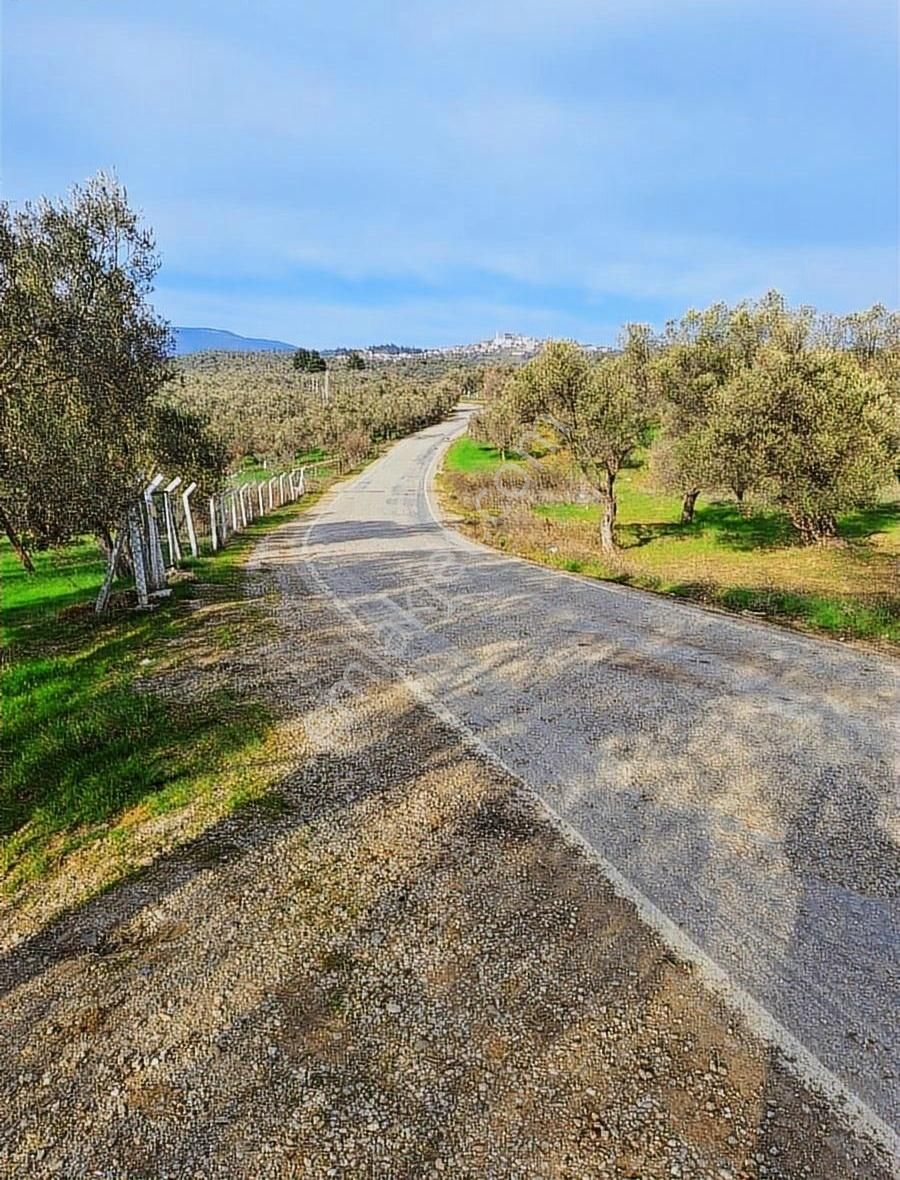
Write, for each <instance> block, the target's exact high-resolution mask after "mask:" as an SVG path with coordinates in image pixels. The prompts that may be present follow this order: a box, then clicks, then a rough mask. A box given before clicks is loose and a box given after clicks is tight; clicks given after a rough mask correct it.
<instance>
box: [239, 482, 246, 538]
mask: <svg viewBox="0 0 900 1180" xmlns="http://www.w3.org/2000/svg"><path fill="white" fill-rule="evenodd" d="M237 500H238V505H239V507H240V510H241V528H242V529H245V528H246V527H247V509H246V507H245V505H244V485H243V484H241V485H240V486H239V487H238V490H237Z"/></svg>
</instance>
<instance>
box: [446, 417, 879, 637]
mask: <svg viewBox="0 0 900 1180" xmlns="http://www.w3.org/2000/svg"><path fill="white" fill-rule="evenodd" d="M500 465H501V460H500V457H499V455H498V454H497V452H496V451H494V450H493V448H491V447H487V446H484V445H482V444H480V443H477V442H475V441H474V440H472V439H470V438H463V439H460V440H458V441H457V442H456V443H454V445H453V446H452V447H451V448H450V450H449V452H448V454H447V462H446V464H445V471H446V472H448V473H450V474H451V475H452V474H456V475H457V476H463V477H473V476H474V477H477V478H478V482H479V486H480V487H481V489H482V492H483V484H484V477H485V475H486V474H489V473H490V472H491V471H492V470H498V469H499V467H500ZM451 482H452V494H453V495H454V497H455V498H456V500H457V501H458V504H457V506H458V507H459V509H460V510H461V512H462V513H463V515H464V516H466V518H467V526H466V527H468V528H469V529H470V530H471V531H472V532H474V533H475V534H476V535H478V536H479V537H480V538H481V539H482V540H485V541H487V542H488V543H491V544H496V545H498V546H499V547H502V548H505V549H508V550H510V551H513V552H516V553H519V554H521V555H522V556H526V557H529V558H532V559H535V560H539V561H542V562H544V563H546V564H549V565H553V566H556V567H558V568H561V569H566V570H569V571H572V572H577V573H583V574H587V575H590V576H593V577H598V578H605V579H609V580H614V581H617V582H620V583H623V584H627V585H634V586H640V587H642V588H645V589H649V590H654V591H657V592H661V593H665V594H673V595H676V596H678V597H682V598H691V599H695V600H697V601H701V602H705V603H707V604H709V605H715V606H719V607H723V608H725V609H727V610H735V611H747V612H751V613H753V614H758V615H762V616H765V617H767V618H770V619H773V620H776V621H781V622H790V623H794V624H798V625H801V626H803V627H807V628H809V629H812V630H815V631H819V632H822V633H824V634H828V635H832V636H839V637H842V638H854V639H866V640H870V641H871V640H874V641H876V642H886V643H892V644H893V643H900V597H898V578H897V563H898V559H900V498H897V497H895V498H887V499H886V500H885V501H884V502H883V503H881V504H879V505H878V506H877V507H875V508H873V509H870V510H868V511H863V512H856V513H851V514H848V515H846V516H844V517H843V518H842V519H841V521H840V533H841V541H840V543H839V544H837V545H827V546H802V545H799V544H797V543H796V539H795V537H794V535H793V532H792V530H791V527H790V523H789V521H788V520H787V518H786V517H785V516H783V515H782V514H780V513H778V512H772V511H763V510H755V511H753V512H750V513H748V514H744V513H743V512H742V511H741V509H740V506H739V505H738V504H737V503H736V502H735V501H734V500H728V499H724V498H709V497H707V498H703V497H701V498H700V500H699V501H698V504H697V510H696V513H695V519H694V522H693V523H692V524H690V525H682V524H680V523H679V518H680V513H681V501H680V499H679V498H678V497H677V496H671V495H666V494H663V493H660V492H658V491H656V490H655V489H654V488H653V487H652V486H651V485H650V480H649V476H648V473H647V471H646V470H645V468H644V467H643V465H639V466H637V467H634V468H628V469H626V470H624V471H623V472H622V473H621V474H620V476H619V478H618V480H617V484H616V486H617V489H618V540H619V544H620V550H619V552H618V553H617V554H616V555H615V556H614V557H613V558H612V559H609V558H606V557H604V556H603V555H602V554H601V553H600V550H599V545H598V543H597V539H596V533H597V525H598V521H599V508H598V506H597V505H596V503H590V502H588V503H569V502H558V501H553V500H552V498H551V499H549V500H548V501H547V502H535V503H534V504H533V506H532V518H533V521H532V523H531V524H528V523H527V522H526V523H523V522H522V519H521V513H519V514H507V513H505V512H504V510H503V506H502V503H501V505H500V507H499V508H497V507H496V506H495V508H494V510H493V511H492V512H485V511H483V510H482V511H479V510H477V509H474V507H473V503H467V502H466V483H467V480H466V478H463V479H459V478H457V479H455V480H452V481H451ZM473 487H474V479H473ZM483 502H484V498H483V496H482V503H483Z"/></svg>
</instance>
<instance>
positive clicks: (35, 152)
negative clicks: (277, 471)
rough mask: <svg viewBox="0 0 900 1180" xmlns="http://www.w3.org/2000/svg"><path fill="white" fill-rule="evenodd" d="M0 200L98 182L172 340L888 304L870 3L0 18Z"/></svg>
mask: <svg viewBox="0 0 900 1180" xmlns="http://www.w3.org/2000/svg"><path fill="white" fill-rule="evenodd" d="M2 2H3V9H2V12H3V25H2V33H3V49H2V66H3V76H2V87H3V89H2V120H3V122H2V181H3V195H4V197H5V198H6V199H8V200H12V201H19V200H22V199H25V198H27V197H31V196H35V195H37V194H39V193H52V194H59V193H62V192H64V191H65V190H66V189H67V187H68V186H69V185H70V184H71V183H72V182H74V181H78V180H81V179H84V178H85V177H86V176H88V175H90V174H91V173H93V172H95V171H96V170H97V169H99V168H114V169H115V170H116V171H117V173H118V175H119V177H120V179H121V180H122V181H123V182H124V183H125V184H126V186H127V188H128V191H129V195H130V197H131V200H132V202H133V203H134V204H135V205H137V206H138V207H139V208H141V209H142V210H143V212H144V214H145V216H146V218H147V220H148V221H149V222H150V223H151V224H152V225H153V227H154V228H155V231H156V235H157V240H158V245H159V249H160V253H161V255H162V259H163V266H162V269H161V272H160V275H159V279H158V283H157V292H156V297H155V298H156V302H157V305H158V306H159V308H160V310H161V311H162V313H163V314H164V315H166V316H167V317H168V318H169V319H171V320H172V321H173V322H174V323H178V324H187V325H194V326H210V327H221V328H227V329H230V330H232V331H236V332H241V333H244V334H247V335H256V336H273V337H278V338H281V339H285V340H289V341H291V342H294V343H302V344H311V345H315V346H319V347H329V346H334V345H338V344H357V345H365V344H368V343H374V342H380V341H385V340H394V341H398V342H402V343H411V344H420V345H422V344H450V343H454V342H465V341H469V340H473V339H480V338H482V337H484V336H486V335H492V334H493V333H494V332H495V331H498V330H503V331H505V330H509V331H524V332H533V333H535V334H537V335H540V336H547V335H569V336H575V337H577V338H579V339H581V340H584V341H588V342H598V343H601V342H608V341H611V340H612V339H614V337H615V333H616V329H617V327H618V325H619V324H621V323H622V322H623V321H624V320H628V319H641V320H648V321H650V322H652V323H661V322H662V321H663V320H665V318H667V317H668V316H671V315H675V314H678V313H680V312H681V311H682V310H683V309H684V308H685V307H687V306H691V305H700V304H705V303H708V302H711V301H712V300H715V299H720V298H724V299H739V298H742V297H745V296H753V295H758V294H761V293H762V292H763V291H764V290H765V289H766V288H767V287H770V286H775V287H778V288H780V289H781V290H783V291H784V292H785V294H786V295H787V296H788V297H789V298H790V299H791V300H793V301H804V302H812V303H815V304H817V305H819V306H821V307H823V308H827V309H829V310H834V311H841V310H847V309H850V308H852V307H856V306H862V305H868V304H870V303H873V302H875V301H882V302H886V303H888V304H890V305H892V306H896V305H897V303H898V302H900V297H898V251H897V236H898V224H897V217H898V175H897V164H898V160H897V143H898V127H897V122H898V114H897V110H898V108H897V72H898V71H897V44H898V38H897V11H896V6H895V4H894V2H893V0H853V3H850V2H849V0H808V2H807V0H776V2H770V0H740V2H732V0H543V2H534V0H454V2H453V3H438V2H436V0H433V2H431V3H425V2H423V0H416V2H414V0H382V2H381V3H374V2H370V3H360V2H354V0H345V3H334V2H332V3H327V4H326V3H320V2H318V0H308V2H299V0H297V2H288V0H255V2H254V3H252V4H250V3H246V2H244V0H241V2H239V0H153V2H152V3H149V2H146V0H145V2H141V0H77V2H75V0H2Z"/></svg>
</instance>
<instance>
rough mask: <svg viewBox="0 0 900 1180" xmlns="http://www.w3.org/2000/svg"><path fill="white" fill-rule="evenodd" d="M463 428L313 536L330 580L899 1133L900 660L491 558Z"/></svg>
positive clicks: (376, 468) (393, 463) (335, 506)
mask: <svg viewBox="0 0 900 1180" xmlns="http://www.w3.org/2000/svg"><path fill="white" fill-rule="evenodd" d="M464 428H465V414H464V413H457V414H456V415H455V416H454V418H453V419H452V420H450V421H449V422H446V423H444V424H442V425H440V426H436V427H431V428H429V429H427V430H424V431H421V432H420V433H419V434H417V435H414V436H413V437H410V438H408V439H405V440H403V441H402V442H400V443H398V444H397V445H396V446H395V447H394V448H393V449H392V450H391V451H390V452H388V454H386V455H385V456H384V457H383V458H381V459H380V460H379V461H378V462H376V463H373V464H372V465H371V466H370V467H368V468H367V469H366V470H365V471H364V472H363V473H362V474H361V475H359V476H357V477H356V478H355V479H353V480H351V481H349V482H347V483H345V484H343V485H341V486H340V487H339V488H338V489H337V490H336V491H335V492H333V493H332V494H331V495H330V496H328V497H327V498H326V499H325V500H323V501H322V502H321V503H320V505H319V506H318V507H317V508H316V509H315V511H314V513H313V514H312V520H311V523H309V524H308V525H306V524H303V523H298V525H297V528H298V529H299V528H304V529H307V532H306V536H305V546H304V550H303V552H304V558H305V561H306V562H307V563H308V566H309V568H310V571H311V573H312V574H313V575H314V577H315V579H316V581H317V583H318V584H319V585H324V586H325V587H326V588H327V589H328V591H330V593H331V594H332V595H333V596H334V597H335V599H336V600H337V601H338V604H339V605H341V606H342V607H343V608H344V609H347V610H349V611H351V612H352V614H353V615H354V616H355V618H356V619H357V620H358V621H359V622H361V623H362V624H363V626H364V627H366V628H367V629H368V630H369V632H370V634H371V636H372V638H373V640H374V641H375V643H376V644H377V645H378V650H380V651H382V653H383V654H385V655H387V656H388V657H389V658H390V659H391V660H392V661H394V662H395V663H396V664H397V665H398V666H399V667H400V668H401V669H402V670H403V671H404V672H405V673H406V674H407V675H408V676H409V677H410V679H411V681H412V682H413V683H415V684H418V685H419V686H420V687H421V688H422V689H423V690H424V691H425V692H426V693H427V694H428V695H430V696H431V697H432V698H433V699H435V700H437V701H439V702H440V704H441V705H442V707H443V708H444V709H445V710H446V711H448V712H449V713H450V714H452V715H453V716H454V717H456V718H458V719H459V720H460V721H461V722H462V723H464V724H465V726H467V727H468V729H469V730H470V731H472V732H473V733H474V734H476V735H477V736H478V738H479V739H480V741H481V742H482V743H483V744H484V745H485V746H487V747H488V748H489V749H490V750H491V751H493V752H494V753H495V754H496V755H497V756H499V757H500V758H501V759H502V760H503V762H504V763H505V764H506V765H507V766H508V767H509V768H510V769H512V770H513V771H514V772H515V773H516V774H517V775H518V776H520V777H521V778H522V779H523V780H524V781H525V782H526V783H527V784H528V785H529V786H530V787H531V788H532V789H534V790H535V791H536V792H537V793H538V794H539V795H540V796H541V797H542V799H543V800H544V801H545V802H546V804H547V806H548V807H549V808H550V809H551V810H552V811H553V812H554V813H555V814H556V815H557V816H559V817H560V818H562V819H563V820H564V821H565V822H566V823H567V824H568V825H570V826H571V827H572V828H574V829H575V830H576V831H577V832H578V833H579V834H580V836H581V837H582V838H583V839H584V841H586V842H587V843H588V844H589V845H590V846H591V847H592V848H594V849H596V850H597V852H598V854H599V855H600V856H601V857H602V858H604V859H605V861H606V862H608V863H611V865H613V866H615V868H616V869H617V870H618V871H619V873H621V874H622V876H623V877H624V878H626V879H627V880H628V881H629V882H630V883H631V884H632V885H633V886H634V888H635V889H636V890H637V891H639V892H640V893H641V894H643V895H644V897H646V898H647V899H649V900H650V902H651V903H652V904H653V905H654V906H655V907H657V908H658V909H659V910H660V911H662V913H663V914H664V915H666V916H667V918H668V919H671V921H672V922H674V923H675V924H676V925H677V927H679V928H680V930H681V931H683V932H684V934H686V935H687V936H688V937H689V938H690V939H691V940H692V941H693V942H694V943H696V944H697V945H698V946H699V947H700V948H701V949H702V951H703V952H704V953H705V954H706V955H707V956H709V958H710V959H711V960H713V962H714V963H715V964H717V965H718V966H719V967H721V968H722V969H723V970H724V971H725V972H727V974H728V976H729V978H730V979H731V980H733V981H734V983H735V984H736V985H737V986H738V987H740V988H741V989H743V991H745V992H746V993H749V995H750V996H751V997H752V998H753V999H754V1000H755V1001H756V1002H757V1003H758V1004H759V1005H761V1006H762V1007H763V1008H764V1009H765V1010H766V1011H767V1012H768V1013H771V1014H772V1015H773V1016H774V1017H775V1019H776V1020H777V1021H778V1022H779V1023H780V1024H781V1025H782V1026H784V1028H786V1029H787V1030H788V1031H789V1033H791V1034H792V1035H793V1036H794V1037H796V1038H797V1040H799V1041H800V1042H801V1044H802V1045H803V1046H804V1047H805V1048H806V1049H808V1050H809V1051H810V1052H811V1053H812V1054H813V1055H814V1056H815V1057H816V1058H818V1060H819V1061H821V1062H822V1063H824V1065H825V1066H826V1067H827V1068H828V1069H829V1070H831V1071H832V1072H833V1073H834V1074H835V1075H836V1076H837V1077H838V1078H840V1079H841V1081H842V1082H843V1083H844V1084H845V1085H846V1087H847V1088H848V1089H849V1090H850V1091H851V1092H852V1093H853V1094H855V1095H857V1096H858V1097H859V1098H860V1099H861V1100H862V1102H864V1103H865V1104H867V1105H868V1107H869V1108H870V1109H871V1110H872V1111H874V1112H875V1113H876V1114H877V1115H878V1116H879V1117H880V1118H881V1119H882V1120H884V1121H885V1122H886V1123H887V1124H888V1125H890V1126H893V1127H894V1128H897V1127H898V1126H900V1029H898V1018H897V1011H898V1010H900V1007H898V1000H900V987H898V983H900V947H898V938H897V932H898V921H897V919H898V909H900V907H898V893H900V814H898V806H897V798H896V782H897V779H896V769H897V762H898V759H897V753H898V742H897V734H896V721H897V717H898V709H897V706H898V701H900V675H898V668H897V666H896V665H895V664H894V663H892V662H891V661H889V660H887V659H882V658H879V657H876V656H874V655H867V654H865V653H859V652H857V651H853V650H845V649H842V648H841V647H840V646H839V645H838V644H836V643H827V642H818V641H816V640H813V639H808V638H806V637H804V636H800V635H796V634H792V633H790V632H788V631H780V630H778V629H776V628H772V627H768V626H765V625H761V624H755V623H751V622H744V621H743V620H740V619H732V618H729V617H727V616H723V615H720V614H717V613H712V612H708V611H704V610H702V609H700V608H696V607H693V606H690V605H688V604H681V603H677V602H672V601H669V600H665V599H662V598H658V597H655V596H652V595H648V594H644V593H641V592H639V591H632V590H627V589H623V588H619V587H616V586H612V585H607V584H603V583H597V582H593V581H591V580H589V579H583V578H576V577H570V576H565V575H561V574H558V573H555V572H552V571H549V570H545V569H542V568H539V567H537V566H535V565H533V564H531V563H528V562H523V561H520V560H517V559H514V558H508V557H506V556H504V555H503V554H501V553H494V552H491V551H488V550H485V549H484V548H482V547H481V546H476V545H473V544H472V543H470V542H468V541H466V540H465V539H464V538H462V537H460V536H459V535H458V534H456V533H454V532H452V531H451V530H449V529H447V528H445V527H443V526H442V525H441V524H439V523H438V522H437V521H436V519H435V516H434V515H433V513H432V508H431V502H430V497H429V492H428V484H429V478H430V474H431V471H432V469H433V467H434V465H435V462H436V460H437V458H438V457H439V455H440V453H441V451H442V450H443V448H444V446H445V445H446V444H447V442H448V440H449V439H451V438H452V437H453V436H454V435H456V434H458V433H460V432H461V431H462V430H463V429H464Z"/></svg>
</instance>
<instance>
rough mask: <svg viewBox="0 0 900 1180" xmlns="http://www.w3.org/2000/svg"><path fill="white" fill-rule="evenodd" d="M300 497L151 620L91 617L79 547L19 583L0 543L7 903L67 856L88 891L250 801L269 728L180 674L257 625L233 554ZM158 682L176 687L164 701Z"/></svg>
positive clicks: (90, 571)
mask: <svg viewBox="0 0 900 1180" xmlns="http://www.w3.org/2000/svg"><path fill="white" fill-rule="evenodd" d="M310 499H311V497H310V498H307V500H306V501H303V502H301V503H300V504H299V505H289V506H287V507H286V508H284V509H282V510H280V511H278V512H275V513H272V514H271V515H270V516H268V517H267V518H265V520H263V521H261V522H258V523H257V524H255V525H253V526H252V527H250V528H249V529H247V531H246V532H244V533H243V534H241V535H240V536H238V537H234V538H233V539H232V540H231V542H230V543H229V545H228V547H227V548H225V549H224V550H222V551H220V552H219V553H218V554H216V555H215V556H208V557H202V558H200V559H199V560H197V561H195V562H192V563H191V564H190V566H189V567H188V568H187V570H186V571H185V573H184V574H183V575H179V580H178V581H177V582H176V584H175V586H174V591H173V595H172V598H171V599H170V600H169V601H167V602H166V603H165V604H164V605H162V606H161V607H160V608H159V609H158V610H156V611H153V612H152V613H141V612H137V611H133V610H130V609H119V610H113V611H111V612H109V613H108V614H107V615H105V616H101V617H97V616H95V615H94V613H93V610H92V599H93V596H94V594H95V593H96V590H97V587H98V586H99V584H100V581H101V579H102V575H103V563H102V561H100V560H99V559H98V557H97V551H96V548H95V547H94V546H92V545H87V544H85V545H77V546H72V547H71V548H69V549H66V550H64V551H62V552H57V553H54V554H39V555H38V556H37V561H36V564H37V567H38V568H37V573H36V574H35V575H34V576H32V577H29V576H28V575H27V574H25V573H24V572H23V571H22V570H21V568H20V567H19V565H18V563H17V562H16V559H15V557H14V555H13V554H12V552H11V550H10V549H9V547H8V545H5V544H4V545H3V546H2V547H0V578H2V590H3V617H4V652H3V665H2V669H0V692H2V698H3V702H4V706H3V712H4V724H3V734H2V760H3V767H4V773H3V779H2V783H0V894H5V895H6V896H7V897H10V896H11V895H17V894H20V893H21V892H22V891H23V890H27V889H28V888H29V887H30V886H34V885H36V884H38V883H40V882H41V881H42V880H44V879H46V878H48V877H50V876H51V875H53V874H54V873H57V872H58V871H59V870H60V869H61V868H62V867H63V866H64V865H65V866H67V867H68V866H69V863H70V861H71V860H72V858H73V857H76V858H78V859H79V862H80V864H81V865H82V867H84V866H85V865H86V864H88V863H89V865H90V868H89V869H86V870H85V873H84V875H85V879H86V880H87V879H88V878H90V879H91V880H92V881H93V885H94V886H95V887H102V886H103V885H106V884H109V882H110V881H111V880H114V879H115V878H116V877H117V876H120V875H121V874H122V873H123V872H126V871H128V870H129V869H131V868H133V867H134V866H135V864H137V863H140V862H141V860H142V859H143V858H144V857H145V856H146V855H147V854H148V852H149V853H155V852H158V851H159V850H160V847H159V846H160V843H161V842H162V843H163V844H165V843H167V842H168V843H171V842H172V841H175V842H177V840H178V838H179V837H180V836H183V837H187V836H190V835H192V834H193V833H194V832H195V831H196V830H198V829H199V828H200V827H202V826H204V825H205V824H206V823H208V822H211V821H212V820H214V819H216V818H218V817H220V816H222V815H224V814H226V813H228V812H229V811H231V810H233V809H234V808H235V807H237V806H238V805H240V804H242V803H245V802H247V801H248V800H251V799H256V798H259V797H260V796H261V795H262V794H264V793H265V791H266V790H267V788H268V787H269V786H270V785H271V781H272V779H273V777H274V774H275V770H274V768H273V767H274V763H273V761H272V760H271V759H268V758H267V757H266V749H265V747H266V743H267V741H268V740H269V739H270V737H271V735H272V732H273V728H274V719H273V718H272V716H271V715H270V713H269V712H268V710H267V709H266V708H265V707H264V706H263V705H262V704H260V703H259V701H256V700H253V699H251V698H249V697H248V696H247V695H243V694H242V693H240V692H238V691H236V690H234V689H232V688H229V687H223V686H221V685H220V684H219V681H220V680H221V678H218V679H217V681H216V685H213V686H212V687H210V686H206V687H204V689H203V691H202V693H201V694H199V695H197V694H195V693H194V687H193V686H192V685H191V684H190V683H189V682H188V681H189V678H188V680H185V678H184V676H183V671H184V664H185V660H186V659H187V660H188V662H201V663H205V664H207V665H209V664H210V663H215V662H216V661H217V660H223V659H227V658H228V655H229V652H232V651H234V650H236V649H238V647H239V646H240V645H245V644H246V642H247V640H248V636H250V635H252V631H253V627H254V623H256V622H258V617H259V608H258V607H255V606H254V605H253V604H252V603H249V602H248V601H247V600H246V597H245V595H244V592H243V582H244V572H243V566H244V563H245V561H246V558H247V556H248V554H249V552H250V550H251V548H252V547H253V545H254V543H255V541H256V540H257V538H258V537H259V536H260V535H261V534H262V533H263V532H265V531H266V530H267V529H270V528H272V527H274V526H275V525H277V524H279V523H281V522H282V521H284V520H287V519H289V518H290V517H291V516H293V515H295V514H296V513H297V512H298V511H302V509H303V508H304V507H305V506H306V505H308V503H309V502H310ZM170 674H172V675H174V677H175V683H176V685H177V684H178V683H182V684H183V687H182V689H178V688H177V687H176V689H175V690H174V691H167V688H166V686H167V680H168V679H170V678H171V677H170ZM179 676H181V681H179V679H178V678H179ZM150 830H152V831H153V832H155V834H156V835H155V837H154V839H151V840H149V843H148V839H147V833H148V831H150ZM157 837H158V838H157ZM154 840H155V843H154Z"/></svg>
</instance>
